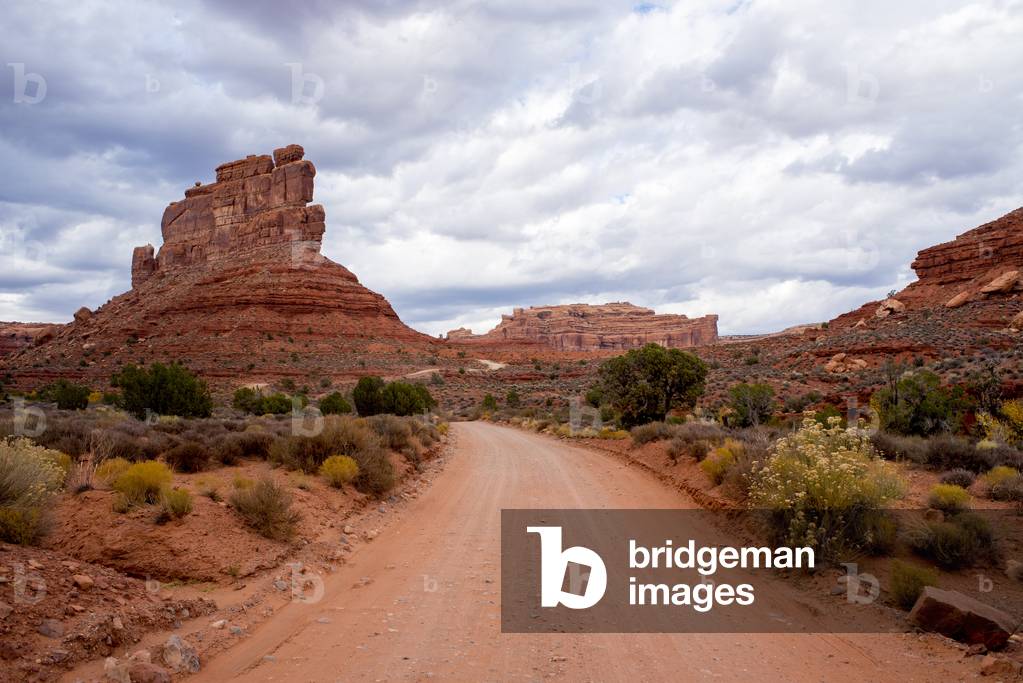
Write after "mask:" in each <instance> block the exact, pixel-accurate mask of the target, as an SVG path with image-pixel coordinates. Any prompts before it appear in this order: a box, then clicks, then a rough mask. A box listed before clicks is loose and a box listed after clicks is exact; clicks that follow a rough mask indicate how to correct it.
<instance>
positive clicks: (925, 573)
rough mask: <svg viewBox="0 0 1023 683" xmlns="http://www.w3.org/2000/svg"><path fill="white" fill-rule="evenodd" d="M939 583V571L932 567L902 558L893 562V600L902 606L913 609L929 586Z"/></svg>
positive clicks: (907, 609)
mask: <svg viewBox="0 0 1023 683" xmlns="http://www.w3.org/2000/svg"><path fill="white" fill-rule="evenodd" d="M937 585H938V572H936V571H934V570H933V569H931V568H930V567H920V566H917V565H914V564H909V563H908V562H902V561H901V560H895V561H894V562H892V578H891V593H892V600H893V601H894V602H895V604H896V605H898V606H899V607H900V608H902V609H904V610H906V611H909V610H911V609H913V605H915V604H916V601H917V598H919V597H920V594H921V593H923V592H924V588H926V587H927V586H937Z"/></svg>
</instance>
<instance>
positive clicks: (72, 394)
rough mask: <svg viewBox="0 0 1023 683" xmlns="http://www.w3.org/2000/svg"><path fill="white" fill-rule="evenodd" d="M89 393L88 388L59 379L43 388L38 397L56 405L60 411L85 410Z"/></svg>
mask: <svg viewBox="0 0 1023 683" xmlns="http://www.w3.org/2000/svg"><path fill="white" fill-rule="evenodd" d="M90 393H91V391H90V389H89V387H84V386H82V385H80V384H73V383H71V382H69V381H67V380H66V379H61V380H57V381H56V382H55V383H53V384H51V385H50V386H48V387H46V388H44V389H43V390H42V391H41V392H40V395H41V397H42V398H44V399H45V400H49V401H53V402H54V403H56V404H57V407H58V408H59V409H61V410H85V409H86V408H88V407H89V394H90Z"/></svg>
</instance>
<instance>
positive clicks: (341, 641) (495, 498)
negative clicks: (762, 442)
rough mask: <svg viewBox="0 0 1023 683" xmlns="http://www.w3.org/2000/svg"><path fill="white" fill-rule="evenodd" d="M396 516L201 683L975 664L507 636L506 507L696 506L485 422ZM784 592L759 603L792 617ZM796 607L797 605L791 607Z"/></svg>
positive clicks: (887, 673)
mask: <svg viewBox="0 0 1023 683" xmlns="http://www.w3.org/2000/svg"><path fill="white" fill-rule="evenodd" d="M452 434H453V437H454V440H455V446H454V448H455V453H454V454H453V456H452V457H451V459H450V462H449V464H448V466H447V468H446V470H445V471H444V473H443V474H442V475H441V476H440V477H439V478H438V480H437V481H436V483H435V484H434V485H433V487H432V488H430V489H429V491H428V492H427V493H425V494H424V495H423V496H421V497H420V498H419V499H417V500H416V501H414V502H413V503H412V504H411V505H410V507H408V508H407V509H406V510H405V511H404V513H403V516H402V518H401V519H400V520H397V521H396V522H395V523H394V524H393V525H392V526H390V527H389V528H388V529H387V530H385V531H384V532H383V533H382V534H381V536H380V537H379V538H377V539H376V540H375V541H373V542H372V544H370V545H369V546H367V547H366V548H364V549H363V550H362V551H360V552H359V553H358V554H357V556H356V557H355V558H354V561H353V562H351V563H349V564H348V565H346V566H344V567H343V568H342V569H341V570H340V571H339V572H337V573H336V574H334V575H331V576H330V577H328V578H327V579H326V586H325V589H326V590H325V593H324V597H323V599H322V600H321V601H320V602H318V603H316V604H313V605H306V604H301V603H291V604H289V605H288V607H286V608H285V609H284V610H281V611H280V612H279V613H278V614H277V615H275V616H274V617H273V618H272V619H270V620H269V621H268V622H267V623H265V624H264V625H263V626H261V627H259V628H258V629H256V630H255V631H254V632H253V633H252V634H251V635H249V636H247V637H246V638H245V639H244V640H242V641H240V642H239V643H238V645H236V646H235V647H233V648H232V649H230V650H228V651H226V652H224V653H222V654H221V655H220V656H218V657H217V658H215V659H213V660H212V661H211V662H208V663H207V664H205V666H204V668H203V671H202V672H201V673H200V674H199V675H198V676H196V677H194V679H193V680H197V681H227V680H237V681H425V680H439V681H514V680H522V681H535V680H544V679H555V680H565V681H640V680H642V681H696V680H716V681H749V680H753V679H756V680H758V681H829V682H833V681H900V682H902V683H905V682H908V681H936V680H943V681H958V680H967V679H973V678H975V677H976V676H977V673H976V672H977V664H976V661H975V660H973V661H964V660H963V658H962V653H961V652H960V651H958V650H956V649H954V648H952V647H949V646H947V645H945V644H943V643H940V642H938V641H936V640H934V639H933V638H931V637H927V638H926V639H920V638H918V637H917V636H914V635H910V634H886V635H856V636H837V635H791V634H763V633H761V634H643V635H607V634H575V635H561V634H558V635H548V634H528V635H524V634H502V633H501V630H500V584H499V576H500V511H501V508H502V507H505V508H509V507H545V508H554V507H581V508H582V507H587V508H677V507H692V503H691V502H690V501H687V500H686V499H684V498H682V497H681V494H679V493H678V492H676V491H672V490H669V489H667V488H665V487H664V486H663V485H662V484H661V483H660V482H658V481H657V480H656V479H654V478H653V477H651V476H650V475H648V474H647V473H645V472H643V471H640V470H638V469H636V468H632V467H629V466H627V465H626V464H625V463H624V462H622V461H619V460H617V459H615V458H613V457H611V456H608V455H604V454H600V453H595V452H592V451H588V450H585V449H582V448H577V447H573V446H570V445H565V444H562V443H561V442H557V441H554V440H552V439H548V438H544V437H540V436H537V435H533V434H529V433H525V432H521V431H517V430H514V429H510V428H504V427H498V426H494V425H491V424H487V423H455V424H453V425H452ZM787 590H790V589H788V588H787V587H779V588H778V589H777V590H776V591H775V593H774V594H772V595H769V596H767V599H770V600H773V601H774V602H776V603H777V608H778V609H781V610H784V609H787V607H786V604H791V603H787V600H788V598H789V597H790V596H789V595H788V594H787V593H786V591H787ZM788 609H798V607H788Z"/></svg>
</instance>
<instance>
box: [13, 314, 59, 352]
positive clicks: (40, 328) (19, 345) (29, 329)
mask: <svg viewBox="0 0 1023 683" xmlns="http://www.w3.org/2000/svg"><path fill="white" fill-rule="evenodd" d="M55 328H56V326H55V325H45V324H39V323H5V322H0V358H2V357H3V356H6V355H8V354H11V353H14V352H15V351H20V350H21V349H27V348H31V347H32V346H33V345H34V344H36V338H37V337H39V342H38V343H40V344H42V343H45V342H46V341H49V340H50V339H53V330H54V329H55ZM43 333H47V334H46V338H45V339H44V338H43V337H42V335H43Z"/></svg>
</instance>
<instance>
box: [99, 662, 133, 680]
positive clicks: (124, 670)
mask: <svg viewBox="0 0 1023 683" xmlns="http://www.w3.org/2000/svg"><path fill="white" fill-rule="evenodd" d="M103 674H104V675H105V676H106V678H107V680H108V681H114V683H132V681H131V674H130V673H129V672H128V664H126V663H124V662H120V661H118V660H117V658H116V657H107V658H106V659H105V660H103Z"/></svg>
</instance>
